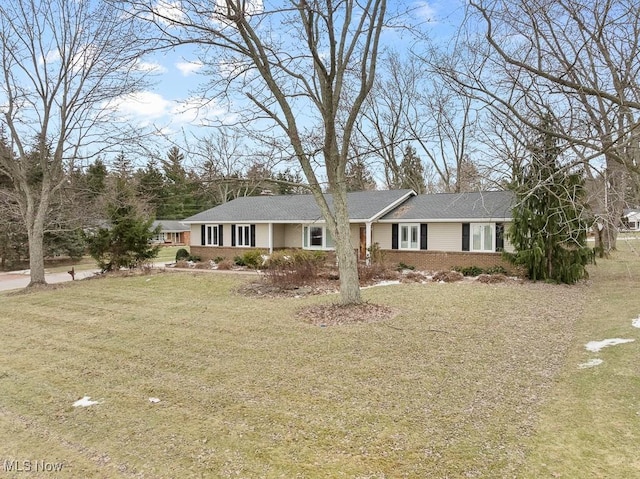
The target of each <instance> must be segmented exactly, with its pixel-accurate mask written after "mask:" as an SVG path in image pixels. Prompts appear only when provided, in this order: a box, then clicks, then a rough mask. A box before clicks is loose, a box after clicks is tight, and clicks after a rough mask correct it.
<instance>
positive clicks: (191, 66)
mask: <svg viewBox="0 0 640 479" xmlns="http://www.w3.org/2000/svg"><path fill="white" fill-rule="evenodd" d="M203 66H204V65H203V64H202V62H199V61H195V62H178V63H176V68H177V69H178V70H180V72H182V75H183V76H185V77H187V76H189V75H192V74H194V73H196V72H197V71H198V70H200V69H201V68H202V67H203Z"/></svg>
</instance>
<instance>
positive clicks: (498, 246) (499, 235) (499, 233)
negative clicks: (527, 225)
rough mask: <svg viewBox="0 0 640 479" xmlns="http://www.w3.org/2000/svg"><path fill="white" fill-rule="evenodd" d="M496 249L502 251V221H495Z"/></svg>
mask: <svg viewBox="0 0 640 479" xmlns="http://www.w3.org/2000/svg"><path fill="white" fill-rule="evenodd" d="M496 251H504V223H496Z"/></svg>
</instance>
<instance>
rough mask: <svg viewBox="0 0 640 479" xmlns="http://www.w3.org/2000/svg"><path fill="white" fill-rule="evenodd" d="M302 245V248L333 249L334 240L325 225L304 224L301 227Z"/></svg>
mask: <svg viewBox="0 0 640 479" xmlns="http://www.w3.org/2000/svg"><path fill="white" fill-rule="evenodd" d="M302 247H303V248H304V249H333V248H334V242H333V238H332V237H331V234H330V233H329V230H327V228H326V227H324V226H305V227H303V228H302Z"/></svg>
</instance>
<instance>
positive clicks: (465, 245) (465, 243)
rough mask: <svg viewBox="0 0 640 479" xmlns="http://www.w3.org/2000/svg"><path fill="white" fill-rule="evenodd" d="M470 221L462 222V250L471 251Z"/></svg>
mask: <svg viewBox="0 0 640 479" xmlns="http://www.w3.org/2000/svg"><path fill="white" fill-rule="evenodd" d="M469 232H470V227H469V223H462V251H469Z"/></svg>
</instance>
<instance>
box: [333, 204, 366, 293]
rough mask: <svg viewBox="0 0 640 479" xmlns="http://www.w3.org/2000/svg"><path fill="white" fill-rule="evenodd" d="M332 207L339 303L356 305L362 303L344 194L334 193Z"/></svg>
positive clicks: (356, 261) (356, 262)
mask: <svg viewBox="0 0 640 479" xmlns="http://www.w3.org/2000/svg"><path fill="white" fill-rule="evenodd" d="M333 205H334V208H335V219H336V233H337V234H336V238H334V240H335V244H336V257H337V260H338V272H339V273H340V303H342V304H358V303H361V302H362V296H361V295H360V281H359V278H358V259H357V256H356V250H355V248H354V247H353V243H352V242H351V226H350V224H349V215H348V211H347V203H346V193H342V194H340V193H334V195H333Z"/></svg>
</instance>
